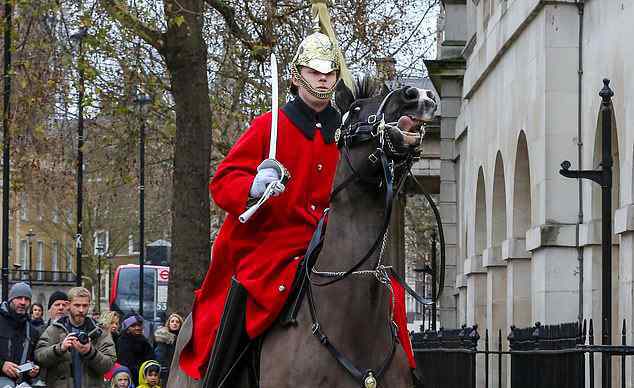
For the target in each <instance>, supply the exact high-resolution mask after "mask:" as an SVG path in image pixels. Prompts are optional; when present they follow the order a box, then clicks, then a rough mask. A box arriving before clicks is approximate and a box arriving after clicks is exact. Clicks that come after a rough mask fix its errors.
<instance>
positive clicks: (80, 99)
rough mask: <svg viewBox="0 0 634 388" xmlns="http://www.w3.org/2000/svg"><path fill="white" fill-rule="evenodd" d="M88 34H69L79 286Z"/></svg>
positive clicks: (85, 31) (79, 274)
mask: <svg viewBox="0 0 634 388" xmlns="http://www.w3.org/2000/svg"><path fill="white" fill-rule="evenodd" d="M87 34H88V29H87V28H86V27H84V26H81V27H80V28H79V31H77V32H76V33H74V34H73V35H71V39H72V40H73V41H74V42H76V44H77V73H78V78H79V82H78V86H77V234H76V235H75V241H76V242H75V244H76V248H77V258H76V260H77V278H76V281H77V285H78V286H81V279H82V268H81V252H82V249H81V247H82V233H83V225H82V222H83V214H82V208H83V206H84V205H83V203H84V192H83V180H84V152H83V150H82V149H83V147H84V90H85V73H84V38H85V37H86V35H87Z"/></svg>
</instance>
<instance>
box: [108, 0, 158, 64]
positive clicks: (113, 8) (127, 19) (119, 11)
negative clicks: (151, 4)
mask: <svg viewBox="0 0 634 388" xmlns="http://www.w3.org/2000/svg"><path fill="white" fill-rule="evenodd" d="M100 3H101V5H102V6H103V7H104V9H105V10H106V12H107V13H108V15H110V17H111V18H113V19H114V20H116V21H118V22H119V23H120V24H121V25H122V26H123V27H125V28H127V29H129V30H131V31H134V32H135V33H136V34H137V35H138V36H139V37H141V39H143V40H144V41H145V42H146V43H147V44H149V45H151V46H152V47H154V48H155V49H156V50H157V51H159V52H160V51H161V49H162V48H163V44H164V41H163V34H162V33H161V32H159V31H156V30H154V29H152V28H150V27H148V26H146V25H145V24H143V22H142V21H141V20H139V18H137V17H136V16H134V15H132V13H130V11H129V10H128V7H127V6H126V5H124V4H121V3H119V1H117V0H101V1H100Z"/></svg>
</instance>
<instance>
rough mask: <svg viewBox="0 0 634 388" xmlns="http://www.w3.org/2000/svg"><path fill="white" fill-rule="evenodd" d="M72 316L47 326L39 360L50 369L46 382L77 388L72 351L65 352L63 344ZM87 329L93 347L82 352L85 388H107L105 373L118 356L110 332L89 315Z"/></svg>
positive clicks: (64, 387)
mask: <svg viewBox="0 0 634 388" xmlns="http://www.w3.org/2000/svg"><path fill="white" fill-rule="evenodd" d="M69 327H70V323H69V318H68V317H62V318H60V319H58V320H57V321H54V322H53V323H51V325H50V326H49V327H48V328H46V330H45V331H44V333H43V334H42V337H40V340H39V341H38V343H37V348H36V350H35V360H36V361H37V362H38V364H39V365H41V366H42V367H44V368H47V376H46V384H47V385H48V386H49V387H55V388H74V379H73V372H72V358H71V354H72V352H71V351H66V352H64V351H62V349H61V344H62V341H63V340H64V338H66V336H67V335H68V334H69V329H68V328H69ZM82 329H83V331H85V332H86V333H88V334H89V336H90V338H91V341H92V349H91V350H90V351H89V352H88V353H87V354H85V355H81V356H80V359H81V364H82V388H103V375H104V373H106V372H107V371H108V370H109V369H110V368H112V366H113V365H114V362H115V360H116V358H117V355H116V353H115V349H114V343H112V338H111V337H110V333H108V332H107V331H105V330H101V329H100V328H99V327H98V326H97V325H96V323H95V321H93V320H92V319H91V318H86V321H85V323H84V326H83V328H82Z"/></svg>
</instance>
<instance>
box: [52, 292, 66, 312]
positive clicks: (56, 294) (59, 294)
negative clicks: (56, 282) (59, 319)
mask: <svg viewBox="0 0 634 388" xmlns="http://www.w3.org/2000/svg"><path fill="white" fill-rule="evenodd" d="M58 300H65V301H66V302H70V299H68V295H66V293H65V292H64V291H59V290H58V291H55V292H54V293H52V294H51V296H50V298H48V309H49V310H50V309H51V307H52V306H53V303H55V302H57V301H58Z"/></svg>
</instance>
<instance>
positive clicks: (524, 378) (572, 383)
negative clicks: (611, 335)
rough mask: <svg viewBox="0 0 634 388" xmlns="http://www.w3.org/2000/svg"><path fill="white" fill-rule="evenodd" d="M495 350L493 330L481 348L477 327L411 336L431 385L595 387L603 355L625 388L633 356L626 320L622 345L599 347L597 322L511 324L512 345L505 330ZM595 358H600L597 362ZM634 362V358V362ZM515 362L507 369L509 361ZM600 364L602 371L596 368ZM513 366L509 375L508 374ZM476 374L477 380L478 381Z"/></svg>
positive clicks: (616, 382) (615, 384) (614, 383)
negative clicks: (504, 335) (505, 336)
mask: <svg viewBox="0 0 634 388" xmlns="http://www.w3.org/2000/svg"><path fill="white" fill-rule="evenodd" d="M496 334H497V337H498V341H497V344H496V345H497V346H496V347H495V348H496V349H490V346H489V344H490V338H489V332H488V330H487V331H485V336H484V346H483V347H482V349H480V350H478V349H477V346H478V339H479V338H480V336H479V335H478V333H477V326H474V327H471V328H469V327H463V328H462V329H458V330H444V329H441V330H440V331H438V332H424V333H413V334H412V346H413V348H414V355H415V357H416V362H417V368H418V369H419V371H420V372H421V374H422V375H423V378H424V380H423V383H424V384H423V386H424V387H426V388H429V387H431V388H454V387H461V388H462V387H465V388H471V387H476V386H478V387H481V386H483V387H484V388H538V387H539V388H542V387H557V388H585V387H590V388H594V387H595V386H597V387H601V386H605V384H602V383H601V363H602V360H603V357H610V358H611V359H614V358H618V360H619V361H620V362H618V363H613V365H612V371H611V378H610V380H611V383H612V386H613V387H621V388H625V387H626V386H629V385H627V383H626V358H627V357H629V356H634V346H631V345H627V336H626V323H625V320H624V321H623V326H622V330H621V341H620V342H621V345H595V343H594V342H595V333H594V327H593V321H592V320H590V321H589V322H586V321H584V322H583V324H582V325H580V324H579V323H576V322H575V323H564V324H560V325H550V326H545V325H541V324H539V323H537V324H535V326H533V327H529V328H522V329H518V328H516V327H511V330H510V334H509V335H508V337H507V340H508V349H509V350H507V351H505V350H502V343H503V341H502V338H503V337H502V331H501V330H499V331H498V333H496ZM595 361H596V362H595ZM630 362H631V361H630ZM507 363H508V365H510V367H508V366H507V365H506V364H507ZM597 368H598V372H597V370H596V369H597ZM508 370H510V378H509V379H506V378H505V377H506V372H507V371H508ZM476 374H477V376H478V377H477V379H476Z"/></svg>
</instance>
